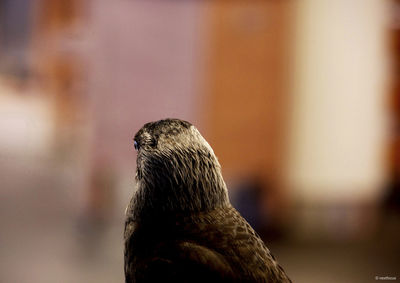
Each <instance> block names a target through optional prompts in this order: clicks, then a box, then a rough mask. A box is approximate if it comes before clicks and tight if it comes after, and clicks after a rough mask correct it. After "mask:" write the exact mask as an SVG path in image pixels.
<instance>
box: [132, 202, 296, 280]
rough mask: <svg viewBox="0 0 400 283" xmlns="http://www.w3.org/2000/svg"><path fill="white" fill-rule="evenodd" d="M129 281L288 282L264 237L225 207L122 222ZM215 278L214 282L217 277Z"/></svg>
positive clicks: (235, 212) (236, 213)
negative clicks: (261, 237)
mask: <svg viewBox="0 0 400 283" xmlns="http://www.w3.org/2000/svg"><path fill="white" fill-rule="evenodd" d="M125 274H126V281H127V282H129V283H130V282H207V280H208V281H211V282H290V279H289V278H288V277H287V276H286V274H285V272H284V271H283V270H282V268H281V267H280V266H279V265H278V263H277V262H276V261H275V259H274V258H273V256H272V255H271V254H270V252H269V250H268V249H267V247H266V246H265V245H264V243H263V241H262V240H261V239H260V237H259V236H258V235H257V234H256V232H255V231H254V230H253V229H252V227H251V226H250V225H249V224H248V223H247V221H246V220H244V219H243V217H242V216H241V215H240V214H239V213H238V212H237V211H236V209H234V208H233V207H232V206H230V205H227V206H224V207H220V208H216V209H214V210H211V211H208V212H201V213H193V214H186V215H179V214H178V215H177V214H174V215H165V216H163V217H160V218H157V219H152V220H149V219H147V220H146V221H141V222H134V221H133V220H129V219H128V220H127V222H126V226H125ZM216 280H217V281H216Z"/></svg>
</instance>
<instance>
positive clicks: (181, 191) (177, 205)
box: [127, 174, 229, 221]
mask: <svg viewBox="0 0 400 283" xmlns="http://www.w3.org/2000/svg"><path fill="white" fill-rule="evenodd" d="M218 175H219V176H215V177H216V178H211V179H210V180H209V182H205V181H204V180H203V181H202V182H201V181H197V182H196V181H193V182H189V183H191V184H192V185H191V186H190V187H189V186H187V183H186V186H185V185H183V184H181V185H180V184H178V185H176V184H175V186H174V187H170V186H167V185H165V184H164V185H163V186H159V187H149V186H144V184H145V183H144V182H143V183H141V182H138V188H137V191H136V192H135V193H134V195H133V197H132V199H131V202H130V204H129V206H128V211H127V214H128V217H131V218H133V220H135V221H139V220H140V219H148V218H163V217H174V215H181V214H186V213H197V212H205V211H211V210H214V209H216V208H218V207H224V206H227V205H229V198H228V193H227V189H226V185H225V182H224V180H223V179H222V176H221V175H220V174H218ZM203 179H207V178H203Z"/></svg>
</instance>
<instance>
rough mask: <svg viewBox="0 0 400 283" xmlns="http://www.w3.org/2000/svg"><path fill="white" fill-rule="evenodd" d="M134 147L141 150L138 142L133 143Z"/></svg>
mask: <svg viewBox="0 0 400 283" xmlns="http://www.w3.org/2000/svg"><path fill="white" fill-rule="evenodd" d="M133 146H134V147H135V149H136V150H139V144H138V142H137V141H133Z"/></svg>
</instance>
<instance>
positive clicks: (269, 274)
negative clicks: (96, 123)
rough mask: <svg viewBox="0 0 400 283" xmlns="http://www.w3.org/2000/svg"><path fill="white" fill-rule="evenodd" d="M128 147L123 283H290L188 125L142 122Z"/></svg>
mask: <svg viewBox="0 0 400 283" xmlns="http://www.w3.org/2000/svg"><path fill="white" fill-rule="evenodd" d="M134 147H135V150H136V151H137V158H136V175H135V183H136V190H135V191H134V193H133V194H132V197H131V199H130V202H129V204H128V206H127V208H126V212H125V229H124V271H125V282H126V283H142V282H177V283H180V282H182V283H183V282H206V283H207V282H291V280H290V279H289V277H288V276H287V275H286V273H285V271H284V270H283V268H282V267H281V266H280V265H279V264H278V262H277V261H276V259H275V258H274V256H273V255H272V254H271V253H270V251H269V249H268V248H267V247H266V245H265V243H264V242H263V241H262V240H261V238H260V236H259V235H258V234H257V233H256V232H255V231H254V229H253V228H252V227H251V226H250V224H249V223H248V222H247V221H246V220H245V219H244V218H243V217H242V216H241V215H240V213H239V212H238V211H237V210H236V209H235V208H234V207H233V206H232V205H231V203H230V201H229V197H228V190H227V186H226V183H225V181H224V179H223V177H222V173H221V165H220V164H219V162H218V159H217V157H216V155H215V154H214V151H213V149H212V148H211V146H210V145H209V143H208V142H207V141H206V140H205V139H204V138H203V136H202V135H201V134H200V132H199V131H198V130H197V129H196V127H195V126H194V125H192V124H191V123H189V122H187V121H184V120H180V119H171V118H168V119H163V120H159V121H155V122H149V123H147V124H145V125H144V126H143V127H142V128H141V129H140V130H139V131H138V132H137V133H136V135H135V136H134Z"/></svg>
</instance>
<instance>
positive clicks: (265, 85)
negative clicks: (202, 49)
mask: <svg viewBox="0 0 400 283" xmlns="http://www.w3.org/2000/svg"><path fill="white" fill-rule="evenodd" d="M292 11H293V3H292V1H215V2H212V3H209V6H208V7H207V13H206V14H207V17H208V18H207V21H206V22H207V24H208V26H207V31H208V35H209V45H208V52H209V53H208V61H207V63H206V70H205V74H206V84H207V85H206V88H205V91H206V103H205V104H204V105H205V107H204V108H203V110H204V111H203V120H204V125H205V133H206V136H207V138H208V139H209V141H210V143H211V145H212V146H213V148H214V150H215V152H216V154H217V156H218V157H219V160H220V162H221V164H222V167H223V171H224V174H225V176H227V179H235V178H236V177H237V176H239V178H249V177H250V178H251V177H253V176H255V177H258V178H261V179H262V182H264V183H265V184H268V187H269V188H270V189H271V190H272V193H270V194H269V195H270V197H269V200H270V201H271V202H274V203H278V202H279V200H280V199H281V198H282V194H281V190H278V189H279V188H280V187H281V184H280V183H281V173H280V172H281V169H282V166H283V156H284V151H285V146H284V140H285V139H284V135H285V131H286V129H285V128H286V114H287V113H286V112H287V107H288V105H287V91H288V85H289V68H288V63H289V61H290V58H289V57H290V56H289V53H290V43H291V34H290V31H291V14H292ZM228 181H229V180H228ZM268 202H269V201H268ZM269 207H272V205H270V206H269ZM271 209H274V208H271Z"/></svg>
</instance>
